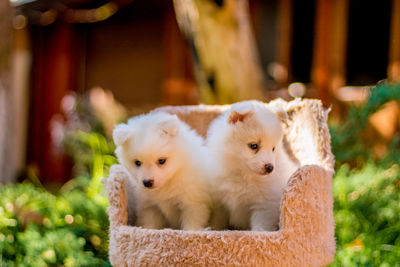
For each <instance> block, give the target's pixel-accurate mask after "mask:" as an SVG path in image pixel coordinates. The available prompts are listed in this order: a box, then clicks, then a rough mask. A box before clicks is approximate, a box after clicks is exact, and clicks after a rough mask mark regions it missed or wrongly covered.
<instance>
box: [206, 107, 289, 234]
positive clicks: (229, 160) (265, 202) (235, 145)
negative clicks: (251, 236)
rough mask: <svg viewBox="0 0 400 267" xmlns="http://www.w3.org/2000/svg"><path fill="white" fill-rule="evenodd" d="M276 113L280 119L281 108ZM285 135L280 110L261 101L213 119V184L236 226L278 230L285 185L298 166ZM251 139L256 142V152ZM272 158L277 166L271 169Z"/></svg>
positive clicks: (210, 145) (209, 141) (210, 146)
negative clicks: (268, 169)
mask: <svg viewBox="0 0 400 267" xmlns="http://www.w3.org/2000/svg"><path fill="white" fill-rule="evenodd" d="M277 112H279V117H280V119H282V111H280V110H279V111H277ZM235 115H236V116H239V117H236V119H235V118H234V117H235ZM232 116H233V119H232ZM240 116H242V117H240ZM237 118H240V120H238V119H237ZM283 118H284V116H283ZM282 138H283V132H282V127H281V125H280V121H279V119H278V117H277V115H276V114H275V113H274V112H272V111H270V110H269V109H268V108H267V107H266V105H265V104H263V103H262V102H258V101H244V102H239V103H236V104H234V105H232V106H231V109H230V110H227V111H226V112H225V113H224V114H222V115H221V116H220V117H218V118H217V119H216V120H215V121H214V122H213V123H212V124H211V126H210V128H209V131H208V133H207V147H208V151H209V153H210V159H209V162H210V164H211V166H210V168H209V169H211V170H212V174H211V175H212V176H213V186H212V188H213V190H214V194H215V195H216V196H218V197H219V200H220V201H221V203H222V204H223V205H224V206H225V207H226V209H227V210H228V213H229V224H230V225H231V226H233V227H234V228H237V229H244V230H246V229H251V230H254V231H263V230H267V231H272V230H276V229H277V227H278V224H279V207H280V200H281V195H282V190H283V188H284V186H285V185H286V183H287V180H288V178H289V177H290V175H291V174H292V173H293V172H294V171H295V169H296V166H294V164H293V163H292V162H290V160H289V158H288V157H287V155H286V153H285V152H284V151H283V145H282ZM249 143H257V144H258V145H259V149H258V151H257V152H255V150H252V149H250V148H249ZM273 147H275V149H274V151H272V149H273ZM268 163H270V164H272V165H273V166H274V169H273V171H272V172H271V173H269V174H268V173H266V170H265V164H268Z"/></svg>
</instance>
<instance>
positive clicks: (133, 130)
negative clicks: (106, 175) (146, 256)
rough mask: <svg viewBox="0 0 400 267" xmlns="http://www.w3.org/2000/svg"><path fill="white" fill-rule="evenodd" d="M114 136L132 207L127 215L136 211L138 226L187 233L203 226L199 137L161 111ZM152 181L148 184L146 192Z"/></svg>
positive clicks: (207, 201) (205, 211)
mask: <svg viewBox="0 0 400 267" xmlns="http://www.w3.org/2000/svg"><path fill="white" fill-rule="evenodd" d="M113 136H114V141H115V143H116V144H117V149H116V151H115V152H116V155H117V157H118V159H119V161H120V162H121V164H122V165H123V166H124V167H125V168H126V169H127V170H128V172H129V173H130V178H129V179H130V180H129V182H128V183H127V185H128V186H129V189H128V191H129V194H128V199H129V202H130V203H135V202H136V205H133V206H135V207H133V208H131V209H130V210H131V211H133V212H135V211H136V212H137V217H136V216H135V218H136V219H137V222H136V223H137V225H138V226H142V227H144V228H151V229H162V228H166V227H169V228H174V229H185V230H200V229H202V228H205V227H206V226H207V224H208V221H209V218H210V213H211V203H212V202H211V196H210V194H209V191H208V182H207V176H206V172H205V167H206V166H203V163H202V162H203V161H204V160H203V158H205V157H206V150H205V147H204V146H203V139H202V138H201V137H200V136H198V135H197V134H196V133H195V132H194V131H192V130H190V129H189V127H187V125H185V124H184V123H183V122H181V121H180V120H179V119H178V118H177V117H176V116H175V115H170V114H167V113H163V112H154V113H150V114H147V115H142V116H139V117H135V118H133V119H131V120H129V121H128V123H127V124H120V125H117V126H116V128H115V130H114V133H113ZM160 159H162V160H163V161H165V163H162V164H160V163H159V160H160ZM136 162H138V164H140V166H137V165H136ZM150 180H151V181H152V185H151V186H150V187H146V186H145V181H150ZM130 221H134V220H132V219H131V220H130Z"/></svg>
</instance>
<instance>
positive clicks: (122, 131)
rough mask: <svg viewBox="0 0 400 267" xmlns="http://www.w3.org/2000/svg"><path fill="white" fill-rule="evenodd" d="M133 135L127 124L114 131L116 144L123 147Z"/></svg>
mask: <svg viewBox="0 0 400 267" xmlns="http://www.w3.org/2000/svg"><path fill="white" fill-rule="evenodd" d="M131 135H132V129H131V128H130V127H129V126H128V125H126V124H125V123H122V124H119V125H117V126H115V128H114V131H113V139H114V143H115V144H116V145H117V146H122V145H123V144H124V143H125V142H126V140H128V138H129V137H130V136H131Z"/></svg>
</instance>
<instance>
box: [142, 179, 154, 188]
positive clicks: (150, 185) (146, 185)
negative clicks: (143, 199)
mask: <svg viewBox="0 0 400 267" xmlns="http://www.w3.org/2000/svg"><path fill="white" fill-rule="evenodd" d="M153 184H154V180H153V179H149V180H143V185H144V186H145V187H147V188H150V187H152V186H153Z"/></svg>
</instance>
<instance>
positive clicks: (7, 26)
mask: <svg viewBox="0 0 400 267" xmlns="http://www.w3.org/2000/svg"><path fill="white" fill-rule="evenodd" d="M9 3H10V2H9V1H8V0H0V182H1V183H6V182H10V181H12V179H13V178H14V177H12V170H11V169H10V168H9V159H10V158H11V157H10V153H12V147H11V144H12V142H11V140H10V139H11V138H12V132H11V131H10V129H11V127H10V125H11V122H12V118H11V106H10V103H11V101H10V98H11V91H10V88H11V72H10V69H11V68H10V60H11V58H10V54H11V42H12V18H13V10H12V8H11V7H10V4H9Z"/></svg>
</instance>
